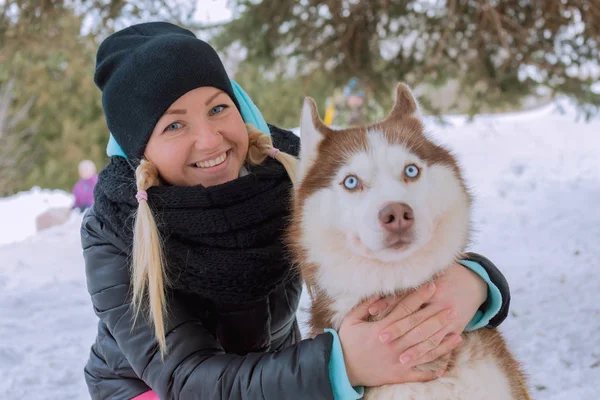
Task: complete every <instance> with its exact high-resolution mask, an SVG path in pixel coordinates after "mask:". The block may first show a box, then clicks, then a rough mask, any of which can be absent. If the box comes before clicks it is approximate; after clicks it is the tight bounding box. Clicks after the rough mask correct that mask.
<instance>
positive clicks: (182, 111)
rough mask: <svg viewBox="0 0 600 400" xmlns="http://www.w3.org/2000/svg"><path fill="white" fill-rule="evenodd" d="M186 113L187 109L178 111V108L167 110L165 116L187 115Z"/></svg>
mask: <svg viewBox="0 0 600 400" xmlns="http://www.w3.org/2000/svg"><path fill="white" fill-rule="evenodd" d="M185 113H187V110H186V109H177V108H175V109H173V110H167V112H165V115H168V114H185Z"/></svg>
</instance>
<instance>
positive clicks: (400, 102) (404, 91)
mask: <svg viewBox="0 0 600 400" xmlns="http://www.w3.org/2000/svg"><path fill="white" fill-rule="evenodd" d="M417 111H418V105H417V100H416V99H415V96H413V94H412V91H411V90H410V88H409V87H408V86H407V85H406V84H404V83H399V84H398V86H397V87H396V102H395V103H394V107H393V108H392V111H391V112H390V114H389V115H388V117H387V119H396V118H402V117H406V116H410V115H414V114H416V113H417Z"/></svg>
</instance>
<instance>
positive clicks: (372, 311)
mask: <svg viewBox="0 0 600 400" xmlns="http://www.w3.org/2000/svg"><path fill="white" fill-rule="evenodd" d="M369 314H371V315H377V314H379V309H378V308H377V307H370V308H369Z"/></svg>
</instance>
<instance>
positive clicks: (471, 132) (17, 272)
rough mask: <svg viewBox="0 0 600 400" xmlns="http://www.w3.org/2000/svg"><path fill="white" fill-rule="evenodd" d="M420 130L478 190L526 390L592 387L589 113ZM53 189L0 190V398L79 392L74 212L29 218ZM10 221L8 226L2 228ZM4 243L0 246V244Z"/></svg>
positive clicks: (577, 398) (58, 201)
mask: <svg viewBox="0 0 600 400" xmlns="http://www.w3.org/2000/svg"><path fill="white" fill-rule="evenodd" d="M450 122H451V123H452V126H450V127H445V128H440V127H438V126H435V125H431V130H432V131H433V132H435V136H436V137H437V138H439V140H440V141H442V142H444V143H447V144H448V145H449V147H451V148H452V149H453V150H455V152H456V153H457V154H458V156H459V158H460V161H461V164H462V165H463V167H464V169H465V172H466V177H467V180H468V182H469V183H470V184H471V185H472V186H473V188H474V192H475V195H476V197H477V202H476V210H475V219H476V227H477V228H478V231H479V232H478V234H477V236H476V238H475V243H474V244H473V246H472V250H474V251H477V252H480V253H482V254H485V255H486V256H488V257H489V258H491V259H492V260H494V262H496V264H497V265H498V266H499V267H500V268H501V269H502V271H503V272H504V273H505V275H506V277H507V279H508V281H509V282H510V284H511V289H512V293H513V303H512V311H511V316H510V317H509V319H508V320H507V321H506V322H505V323H504V325H503V326H502V330H503V331H504V332H505V334H506V336H507V338H508V340H509V342H510V344H511V347H512V348H513V349H514V351H515V353H516V354H517V356H518V357H519V358H520V359H521V360H522V361H523V362H524V364H525V367H526V369H527V372H528V373H529V375H530V377H531V378H530V384H531V387H532V396H533V398H535V399H548V400H592V399H597V398H598V397H599V395H598V393H600V295H599V294H598V291H599V289H600V273H599V270H600V246H599V245H598V243H599V242H600V209H599V205H600V121H594V122H592V123H589V124H586V123H578V122H576V121H575V114H574V113H573V112H572V111H570V110H569V109H568V108H567V114H566V115H559V114H557V113H556V112H555V109H554V106H548V107H545V108H542V109H539V110H536V111H532V112H527V113H523V114H512V115H502V116H489V117H481V118H477V119H476V120H475V122H474V123H473V124H467V123H465V119H464V118H462V117H451V118H450ZM68 200H69V196H68V195H66V194H64V193H62V192H48V191H40V190H37V189H35V190H32V191H30V192H27V193H23V194H20V195H18V196H15V197H12V198H7V199H0V221H2V222H1V224H2V225H0V260H1V261H0V338H1V340H0V376H1V377H2V379H0V399H3V400H4V399H6V400H13V399H30V398H35V399H85V398H88V396H87V389H86V387H85V384H84V381H83V373H82V369H83V365H84V363H85V361H86V359H87V355H88V351H89V346H90V345H91V343H92V342H93V340H94V335H95V324H96V319H95V316H94V315H93V312H92V309H91V305H90V301H89V297H88V295H87V292H86V288H85V281H84V272H83V271H84V267H83V259H82V256H81V250H80V245H79V223H80V219H81V217H80V216H79V215H77V214H74V215H72V217H71V220H70V221H69V222H68V223H67V224H65V225H63V226H61V227H58V228H53V229H51V230H48V231H44V232H42V233H40V234H37V235H34V228H33V227H34V224H33V220H34V218H35V215H36V214H37V213H39V212H41V211H43V209H45V208H47V207H50V206H51V205H66V204H68V203H69V201H68ZM6 221H8V223H6ZM2 243H4V244H2Z"/></svg>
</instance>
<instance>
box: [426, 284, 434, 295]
mask: <svg viewBox="0 0 600 400" xmlns="http://www.w3.org/2000/svg"><path fill="white" fill-rule="evenodd" d="M427 291H428V292H429V293H433V292H435V283H433V282H429V283H428V284H427Z"/></svg>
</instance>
